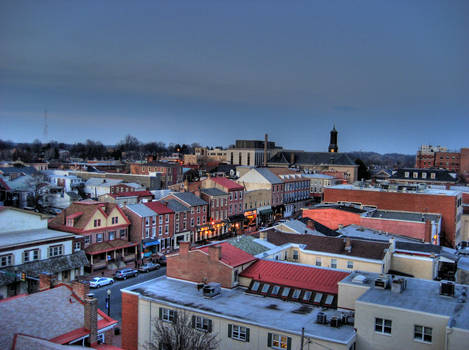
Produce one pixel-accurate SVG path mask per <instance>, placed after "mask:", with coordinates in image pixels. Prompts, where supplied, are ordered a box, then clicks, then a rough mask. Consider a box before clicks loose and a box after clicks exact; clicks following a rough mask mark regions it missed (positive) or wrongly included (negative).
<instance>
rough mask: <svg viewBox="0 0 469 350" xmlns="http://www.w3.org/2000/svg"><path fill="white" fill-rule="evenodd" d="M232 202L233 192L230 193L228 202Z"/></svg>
mask: <svg viewBox="0 0 469 350" xmlns="http://www.w3.org/2000/svg"><path fill="white" fill-rule="evenodd" d="M232 200H233V192H230V201H232Z"/></svg>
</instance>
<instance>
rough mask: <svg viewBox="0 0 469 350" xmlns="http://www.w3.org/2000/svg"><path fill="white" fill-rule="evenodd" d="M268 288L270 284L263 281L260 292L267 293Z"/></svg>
mask: <svg viewBox="0 0 469 350" xmlns="http://www.w3.org/2000/svg"><path fill="white" fill-rule="evenodd" d="M269 288H270V284H267V283H265V284H264V285H263V286H262V291H261V292H262V293H267V292H268V291H269Z"/></svg>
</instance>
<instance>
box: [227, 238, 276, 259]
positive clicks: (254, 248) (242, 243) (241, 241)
mask: <svg viewBox="0 0 469 350" xmlns="http://www.w3.org/2000/svg"><path fill="white" fill-rule="evenodd" d="M254 239H255V238H254V237H252V236H244V235H243V236H237V237H234V238H231V239H229V240H228V243H230V244H231V245H232V246H235V247H236V248H239V249H241V250H244V251H245V252H246V253H248V254H251V255H257V254H261V253H263V252H265V251H267V250H269V248H267V247H265V246H263V245H261V244H259V243H256V242H254Z"/></svg>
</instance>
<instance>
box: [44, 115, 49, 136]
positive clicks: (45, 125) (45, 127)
mask: <svg viewBox="0 0 469 350" xmlns="http://www.w3.org/2000/svg"><path fill="white" fill-rule="evenodd" d="M47 138H48V135H47V108H46V109H44V142H47Z"/></svg>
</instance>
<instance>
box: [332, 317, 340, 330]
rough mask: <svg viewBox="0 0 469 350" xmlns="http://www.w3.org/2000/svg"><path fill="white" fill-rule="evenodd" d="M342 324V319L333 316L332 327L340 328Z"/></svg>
mask: <svg viewBox="0 0 469 350" xmlns="http://www.w3.org/2000/svg"><path fill="white" fill-rule="evenodd" d="M340 326H341V324H340V320H339V319H338V318H337V317H335V316H334V317H332V318H331V327H335V328H339V327H340Z"/></svg>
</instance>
